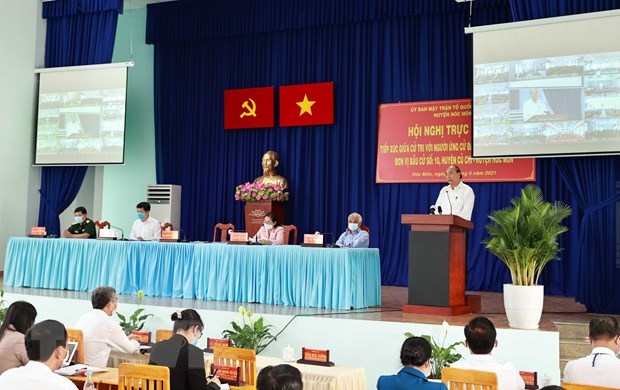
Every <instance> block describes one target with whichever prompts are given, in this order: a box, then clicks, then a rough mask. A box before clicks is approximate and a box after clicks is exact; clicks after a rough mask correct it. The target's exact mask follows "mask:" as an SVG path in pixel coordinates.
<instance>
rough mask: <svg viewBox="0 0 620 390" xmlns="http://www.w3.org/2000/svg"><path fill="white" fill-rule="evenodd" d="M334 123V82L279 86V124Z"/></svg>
mask: <svg viewBox="0 0 620 390" xmlns="http://www.w3.org/2000/svg"><path fill="white" fill-rule="evenodd" d="M333 123H334V82H333V81H330V82H327V83H314V84H297V85H287V86H283V87H280V126H312V125H328V124H333Z"/></svg>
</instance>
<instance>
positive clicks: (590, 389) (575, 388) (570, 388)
mask: <svg viewBox="0 0 620 390" xmlns="http://www.w3.org/2000/svg"><path fill="white" fill-rule="evenodd" d="M562 387H563V388H565V389H566V390H611V389H613V387H602V386H592V385H583V384H580V383H571V382H564V383H562Z"/></svg>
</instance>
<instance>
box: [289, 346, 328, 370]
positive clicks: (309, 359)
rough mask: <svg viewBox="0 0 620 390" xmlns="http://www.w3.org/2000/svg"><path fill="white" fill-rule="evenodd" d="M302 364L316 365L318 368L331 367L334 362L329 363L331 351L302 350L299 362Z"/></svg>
mask: <svg viewBox="0 0 620 390" xmlns="http://www.w3.org/2000/svg"><path fill="white" fill-rule="evenodd" d="M297 363H301V364H314V365H316V366H326V367H331V366H333V365H334V363H333V362H330V361H329V349H310V348H302V349H301V359H299V360H298V361H297Z"/></svg>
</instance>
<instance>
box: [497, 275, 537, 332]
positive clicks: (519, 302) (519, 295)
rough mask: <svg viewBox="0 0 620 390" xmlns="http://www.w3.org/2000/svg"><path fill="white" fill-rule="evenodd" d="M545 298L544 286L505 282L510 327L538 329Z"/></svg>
mask: <svg viewBox="0 0 620 390" xmlns="http://www.w3.org/2000/svg"><path fill="white" fill-rule="evenodd" d="M544 298H545V287H544V286H515V285H514V284H504V308H505V309H506V316H507V317H508V324H509V325H510V327H511V328H518V329H538V323H539V322H540V316H541V315H542V309H543V301H544Z"/></svg>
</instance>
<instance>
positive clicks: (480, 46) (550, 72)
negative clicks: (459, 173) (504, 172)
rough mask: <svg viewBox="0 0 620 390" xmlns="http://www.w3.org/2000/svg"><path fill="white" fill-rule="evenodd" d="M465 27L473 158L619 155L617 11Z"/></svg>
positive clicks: (619, 33)
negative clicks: (470, 43)
mask: <svg viewBox="0 0 620 390" xmlns="http://www.w3.org/2000/svg"><path fill="white" fill-rule="evenodd" d="M470 30H471V32H473V33H474V89H473V94H474V103H473V107H474V108H473V122H474V123H473V154H472V155H473V157H486V158H488V157H525V156H528V157H531V156H564V155H588V154H617V153H620V39H617V38H613V39H612V38H611V37H620V13H619V12H618V11H610V12H602V13H593V14H585V15H577V16H569V17H561V18H550V19H541V20H535V21H530V22H519V23H510V24H505V25H497V26H488V27H481V28H472V29H470ZM468 32H469V31H468Z"/></svg>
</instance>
